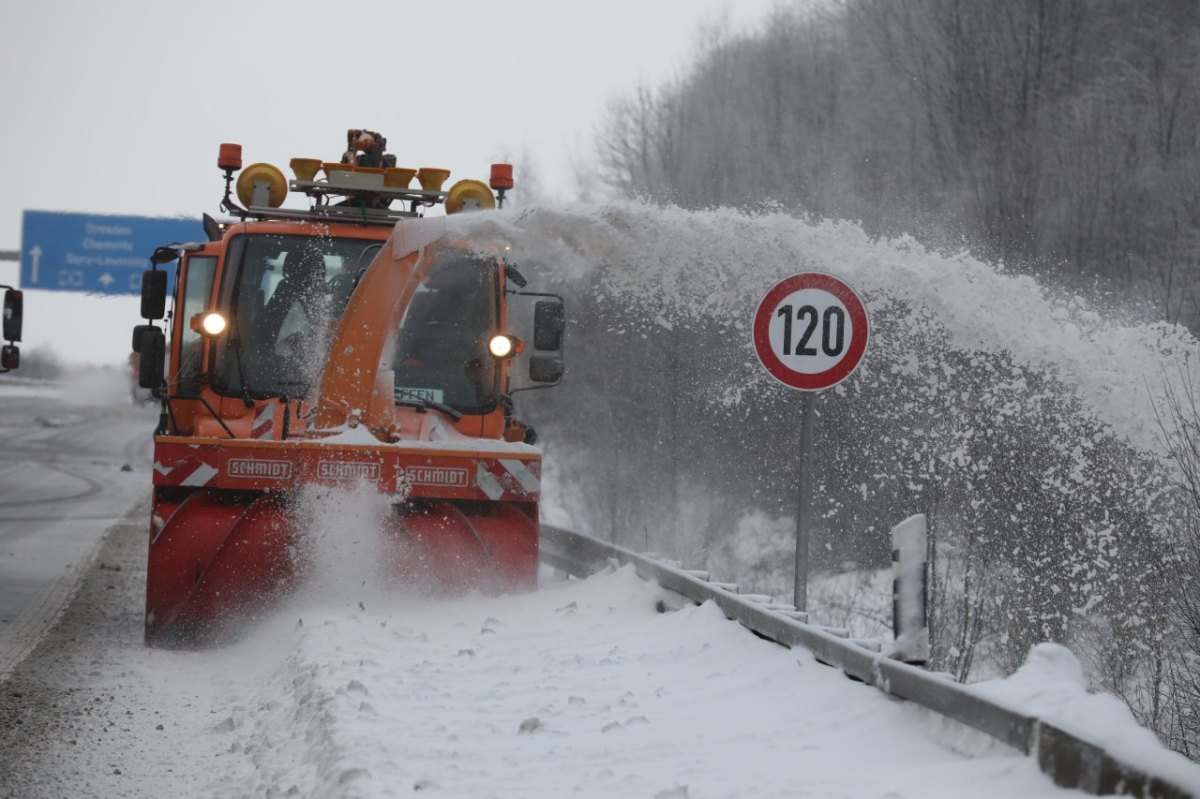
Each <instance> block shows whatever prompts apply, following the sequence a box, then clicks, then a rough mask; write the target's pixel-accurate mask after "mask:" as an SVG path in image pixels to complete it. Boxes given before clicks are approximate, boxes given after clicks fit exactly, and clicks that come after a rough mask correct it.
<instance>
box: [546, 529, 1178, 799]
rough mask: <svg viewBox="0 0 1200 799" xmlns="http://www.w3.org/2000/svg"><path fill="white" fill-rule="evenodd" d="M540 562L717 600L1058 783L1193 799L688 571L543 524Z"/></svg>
mask: <svg viewBox="0 0 1200 799" xmlns="http://www.w3.org/2000/svg"><path fill="white" fill-rule="evenodd" d="M540 557H541V560H542V561H543V562H544V563H546V564H547V565H549V566H552V567H553V568H556V569H559V570H561V571H564V572H566V573H568V574H571V575H574V576H576V577H586V576H588V575H590V574H593V573H595V572H596V571H599V570H600V569H603V568H604V567H605V566H607V565H608V563H609V562H610V561H616V562H617V563H619V564H622V565H624V564H631V565H632V566H633V567H634V568H635V569H636V570H637V573H638V575H639V576H641V577H642V578H643V579H646V580H653V581H654V582H656V583H658V584H659V585H661V586H662V587H663V588H666V589H668V590H670V591H674V592H675V593H677V594H680V595H681V596H684V597H686V598H687V599H689V600H691V601H692V602H695V603H697V604H700V603H704V602H715V603H716V604H717V606H718V607H720V608H721V610H722V611H723V612H724V613H725V615H726V616H727V617H728V618H730V619H733V620H734V621H737V622H739V623H740V624H742V625H743V626H744V627H747V628H749V629H750V630H753V631H754V632H755V633H758V634H759V635H761V636H763V637H764V638H768V639H770V640H772V641H775V642H777V643H780V644H783V645H784V646H788V647H797V646H799V647H803V648H805V649H807V650H809V651H810V652H812V653H813V655H814V656H815V657H816V659H817V660H819V661H821V662H822V663H825V664H828V665H830V666H835V667H837V668H840V669H841V670H842V671H843V672H845V673H846V674H847V675H848V676H850V677H852V678H854V679H856V680H860V681H861V682H864V683H866V684H868V685H873V686H875V687H876V688H878V689H880V690H881V691H884V692H885V693H887V694H890V695H891V696H895V697H898V698H900V699H907V700H909V701H911V702H915V703H916V704H918V705H921V706H922V707H925V708H928V709H929V710H932V711H934V712H936V713H939V714H941V715H943V716H945V717H947V718H950V719H953V720H955V721H958V722H960V723H962V724H966V725H968V726H970V727H973V728H975V729H977V730H979V731H981V732H983V733H986V734H987V735H990V736H992V737H993V738H996V739H998V740H1000V741H1003V742H1004V743H1006V744H1008V745H1009V746H1011V747H1013V748H1014V749H1017V750H1018V751H1021V752H1023V753H1025V754H1027V755H1032V756H1033V757H1035V758H1036V759H1037V763H1038V766H1039V767H1040V768H1041V770H1042V771H1043V772H1045V773H1046V774H1048V775H1049V776H1050V777H1051V779H1053V780H1054V782H1055V784H1056V785H1059V786H1062V787H1064V788H1075V789H1079V790H1082V791H1086V792H1088V793H1092V794H1099V795H1107V794H1126V795H1129V796H1137V797H1143V799H1187V798H1188V797H1191V796H1192V793H1191V792H1190V791H1188V790H1186V789H1185V788H1183V787H1181V786H1179V785H1176V784H1174V783H1172V782H1171V781H1170V780H1168V779H1165V778H1162V777H1158V776H1155V775H1152V774H1148V773H1146V772H1145V771H1144V770H1142V769H1139V768H1137V767H1135V766H1133V765H1131V764H1129V763H1126V762H1123V761H1122V760H1120V759H1119V758H1117V757H1115V756H1114V755H1112V754H1111V753H1110V752H1108V751H1107V750H1105V749H1104V747H1102V746H1100V745H1098V744H1095V743H1093V742H1091V741H1087V740H1085V739H1083V738H1080V737H1078V736H1076V735H1075V734H1073V733H1070V732H1067V731H1066V730H1063V729H1061V728H1059V727H1056V726H1054V725H1053V724H1050V723H1049V722H1047V721H1044V720H1042V719H1039V718H1037V717H1036V716H1031V715H1029V714H1027V713H1024V712H1022V711H1018V710H1014V709H1012V708H1008V707H1005V706H1004V705H1002V704H1000V703H998V702H996V701H994V700H992V699H987V698H984V697H982V696H980V695H978V694H977V693H975V692H973V691H972V690H971V689H970V687H968V686H965V685H962V684H960V683H956V682H952V681H951V680H949V679H947V678H945V677H940V676H937V675H935V674H931V673H929V672H927V671H923V670H922V669H919V668H917V667H915V666H910V665H908V664H906V663H901V662H899V661H896V660H892V659H890V658H887V657H884V656H882V655H879V654H876V653H873V652H871V651H868V650H867V649H865V648H863V647H860V646H858V645H856V644H854V643H851V642H849V641H846V640H843V639H842V638H840V637H838V636H836V635H832V634H830V633H827V632H825V631H823V630H822V629H820V628H818V627H815V626H812V625H810V624H805V623H803V622H800V621H797V620H795V619H792V618H789V617H787V616H785V615H782V614H781V613H779V612H777V611H775V610H770V609H768V608H766V607H764V606H763V605H762V604H760V603H758V602H755V601H750V600H748V599H746V598H745V597H743V596H740V595H738V594H736V593H732V592H730V591H729V590H728V589H727V588H724V587H720V586H719V585H717V584H713V583H710V582H707V581H706V580H704V579H702V578H701V577H698V576H695V575H693V574H691V573H689V572H687V571H684V570H682V569H677V568H674V567H672V566H669V565H666V564H664V563H661V562H659V561H657V560H654V559H652V558H649V557H646V556H644V555H639V554H637V553H636V552H631V551H629V550H627V549H622V548H621V547H618V546H615V545H613V544H610V543H608V542H605V541H601V540H599V539H596V538H592V537H591V536H587V535H583V534H581V533H575V532H572V531H570V530H564V529H562V528H559V527H554V526H551V525H545V524H544V525H542V526H541V551H540Z"/></svg>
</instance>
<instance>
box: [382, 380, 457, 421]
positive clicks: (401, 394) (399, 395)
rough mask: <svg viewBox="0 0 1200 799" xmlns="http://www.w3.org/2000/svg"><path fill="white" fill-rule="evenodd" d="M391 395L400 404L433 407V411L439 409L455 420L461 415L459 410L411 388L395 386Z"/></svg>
mask: <svg viewBox="0 0 1200 799" xmlns="http://www.w3.org/2000/svg"><path fill="white" fill-rule="evenodd" d="M393 396H394V397H395V399H396V402H397V403H398V404H400V405H408V406H410V407H413V408H420V409H421V410H426V409H428V408H433V409H434V410H435V411H441V412H442V413H444V414H446V415H447V416H449V417H450V418H451V419H453V420H454V421H456V422H457V421H458V420H459V419H461V418H462V417H463V415H462V412H461V411H458V410H456V409H455V408H452V407H450V406H449V405H447V404H446V403H444V402H438V401H436V400H431V399H429V398H428V397H424V396H422V395H421V394H418V393H417V392H416V391H413V390H411V389H407V388H397V389H395V390H394V392H393Z"/></svg>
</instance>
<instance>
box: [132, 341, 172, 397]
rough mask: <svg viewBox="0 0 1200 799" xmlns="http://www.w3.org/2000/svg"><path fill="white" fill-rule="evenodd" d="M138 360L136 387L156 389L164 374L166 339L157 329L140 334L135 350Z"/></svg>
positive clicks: (160, 383)
mask: <svg viewBox="0 0 1200 799" xmlns="http://www.w3.org/2000/svg"><path fill="white" fill-rule="evenodd" d="M135 349H136V352H137V353H138V355H139V356H140V358H139V360H138V385H139V386H141V387H142V388H151V389H153V388H158V387H159V386H161V385H162V382H163V377H164V374H165V368H166V367H165V360H166V355H167V337H166V336H164V335H163V332H162V331H161V330H159V329H158V328H157V327H150V328H149V329H148V330H145V331H143V332H142V338H141V342H140V343H139V346H138V347H136V348H135Z"/></svg>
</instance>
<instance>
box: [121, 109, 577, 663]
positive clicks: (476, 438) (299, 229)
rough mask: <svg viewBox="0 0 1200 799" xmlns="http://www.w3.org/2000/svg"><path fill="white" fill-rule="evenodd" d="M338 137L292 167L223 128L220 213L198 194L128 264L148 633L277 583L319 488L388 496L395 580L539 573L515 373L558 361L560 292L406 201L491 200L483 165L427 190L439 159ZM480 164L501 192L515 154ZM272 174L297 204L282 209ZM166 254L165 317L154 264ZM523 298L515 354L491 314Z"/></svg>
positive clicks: (237, 609) (446, 585) (189, 621)
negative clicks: (155, 409) (142, 428)
mask: <svg viewBox="0 0 1200 799" xmlns="http://www.w3.org/2000/svg"><path fill="white" fill-rule="evenodd" d="M347 142H348V146H349V149H348V150H347V152H346V153H345V154H344V155H343V156H342V159H341V160H340V161H339V162H336V163H328V162H322V161H320V160H318V159H310V158H296V159H292V162H291V166H292V169H293V171H294V172H295V175H296V179H295V180H291V181H287V180H285V178H284V177H283V174H282V172H280V171H279V170H278V169H276V168H275V167H273V166H271V165H269V164H254V165H251V166H249V167H246V169H244V170H242V169H241V148H240V147H238V146H237V145H222V146H221V150H220V157H219V159H218V166H219V167H220V168H221V169H222V170H223V171H224V172H225V179H226V191H225V198H224V200H223V202H222V208H223V209H224V210H225V211H226V212H228V213H230V214H233V215H235V216H236V217H238V221H237V222H236V223H229V222H224V223H223V222H218V221H216V220H214V219H212V218H211V217H208V216H207V215H206V216H205V230H206V231H207V234H208V237H209V241H207V242H198V243H187V244H174V245H170V246H168V247H163V248H160V249H159V250H157V251H156V252H155V253H154V255H153V256H152V258H151V261H152V266H151V269H149V270H147V272H146V273H145V278H144V280H143V284H142V316H144V317H145V318H146V323H145V324H142V325H138V326H137V327H136V328H135V329H134V342H133V344H134V349H135V351H136V352H138V353H139V354H140V360H139V364H140V370H139V379H140V381H141V384H142V385H143V386H144V387H146V388H151V389H153V390H154V391H155V395H156V396H157V397H158V398H159V399H160V400H161V402H162V409H163V410H162V414H161V416H160V422H159V428H158V430H157V431H156V434H155V447H154V478H153V479H154V499H153V509H152V514H151V523H150V544H149V560H148V573H147V580H146V640H147V642H149V643H154V644H182V645H197V644H204V643H207V642H211V641H215V640H219V639H221V638H223V637H224V636H226V635H228V634H230V633H231V632H234V631H236V629H237V628H238V626H239V625H240V624H241V623H243V622H244V621H246V620H248V619H252V618H254V617H255V616H256V615H257V614H259V613H260V612H261V611H262V610H264V609H266V608H268V607H270V606H271V605H272V604H273V603H275V602H276V601H277V600H278V599H279V598H280V597H282V596H285V595H286V594H288V593H289V592H290V591H292V590H293V589H294V588H295V587H296V585H297V584H298V582H299V581H300V580H302V579H303V576H304V571H305V569H306V567H307V566H306V562H305V552H304V547H303V546H301V545H300V544H301V542H299V541H298V535H299V531H300V530H301V529H302V528H303V526H304V525H305V524H306V518H305V513H304V508H303V507H302V505H303V503H302V502H301V494H302V492H304V491H305V490H306V489H309V488H310V487H314V486H328V487H331V488H344V489H350V488H354V489H355V490H362V488H363V487H366V488H367V489H369V490H373V491H376V492H379V493H380V494H382V495H385V496H386V497H388V498H389V500H390V507H391V508H392V510H391V513H390V514H389V515H388V516H387V517H386V518H385V519H384V520H383V522H382V527H383V528H384V529H382V530H379V531H378V534H379V536H380V540H382V541H383V542H384V548H383V549H384V552H385V553H386V555H385V556H384V560H386V561H387V562H386V564H383V565H384V566H386V570H387V571H388V573H389V574H390V575H392V579H393V580H394V581H395V582H396V583H397V584H398V585H400V586H404V587H412V588H414V589H416V590H421V591H456V590H467V589H479V590H485V591H502V590H509V589H520V588H527V587H532V586H534V585H535V583H536V570H537V548H538V533H537V530H538V496H539V487H540V478H541V466H542V463H541V452H540V451H539V450H538V449H536V448H535V447H534V446H532V444H533V441H534V433H533V430H532V429H531V428H529V427H528V426H527V425H525V424H523V423H522V422H520V421H518V420H517V419H516V418H515V417H514V416H513V403H512V393H513V392H514V391H519V390H522V389H525V388H541V387H548V386H551V385H556V384H557V383H558V381H559V379H560V378H561V375H562V360H561V356H560V353H561V344H562V332H563V314H562V300H561V298H558V297H555V296H553V295H547V294H538V293H534V292H524V291H518V290H517V289H519V288H520V287H521V286H522V285H524V282H525V281H524V278H523V277H522V276H521V275H520V273H519V272H518V271H517V270H516V268H515V267H514V266H513V265H512V264H507V263H505V262H504V259H503V258H502V257H501V256H500V255H499V254H496V253H489V252H486V251H483V250H481V249H477V248H473V247H472V245H471V244H470V242H466V241H462V240H453V239H451V238H450V237H448V236H447V235H446V220H445V217H423V216H422V212H423V211H424V209H427V208H431V207H434V206H436V205H443V206H444V207H445V209H446V212H447V213H458V212H463V211H468V210H472V209H486V208H492V207H495V206H496V205H497V202H496V198H495V196H494V195H493V194H492V188H490V187H489V185H488V184H484V183H482V182H480V181H474V180H465V181H459V182H458V183H455V184H454V185H453V186H452V187H451V188H450V190H449V191H448V192H444V191H442V185H443V183H444V182H445V180H446V178H447V176H448V174H449V173H448V172H447V171H446V170H441V169H430V168H424V169H421V170H414V169H405V168H399V167H396V166H395V158H394V157H393V156H391V155H388V154H385V153H384V146H385V143H386V140H385V139H384V138H383V137H382V136H380V135H379V134H378V133H374V132H372V131H364V130H351V131H349V133H348V134H347ZM239 170H241V175H240V176H239V177H238V178H237V181H236V193H237V195H238V199H239V201H240V203H241V204H240V205H239V204H237V203H235V202H234V200H233V198H232V196H231V193H232V192H233V191H235V189H234V186H233V184H234V177H233V175H234V173H235V172H237V171H239ZM321 170H323V171H324V178H323V179H322V178H318V171H321ZM492 176H493V181H492V183H493V184H497V185H495V189H496V190H497V191H498V192H499V193H500V194H501V198H502V197H503V192H504V191H507V190H509V189H511V187H512V177H511V167H508V166H507V165H499V166H498V167H494V168H493V171H492ZM414 177H416V178H417V179H418V181H419V182H420V188H410V185H409V184H410V183H411V181H412V180H413V178H414ZM289 193H296V194H302V195H305V196H307V198H308V199H309V207H308V208H307V209H287V208H283V207H282V206H283V203H284V201H285V199H286V197H287V196H288V194H289ZM393 205H395V206H397V207H395V208H393ZM171 263H174V264H175V269H176V282H175V285H176V289H175V296H174V298H173V299H174V312H173V314H172V315H171V316H169V317H168V316H167V315H166V313H165V305H166V302H165V300H166V280H165V276H166V273H165V272H164V271H163V270H162V269H160V268H159V267H162V266H165V265H166V264H171ZM510 283H512V284H513V285H512V286H510V285H509V284H510ZM514 287H515V288H514ZM522 305H525V306H527V307H528V308H531V309H532V311H533V314H532V318H533V322H532V333H533V340H534V344H533V347H532V348H531V351H530V352H526V347H525V345H524V343H523V341H522V340H521V339H520V338H519V337H517V336H515V335H512V334H511V333H510V332H509V331H510V329H513V328H515V327H517V326H518V325H519V322H520V320H519V319H517V318H516V316H515V315H514V317H513V318H512V319H510V310H512V311H514V314H515V312H516V311H517V310H519V308H520V307H521V306H522ZM164 318H165V319H166V321H165V323H162V326H161V327H160V324H159V322H160V320H163V319H164ZM510 323H511V324H512V325H513V328H510ZM164 328H165V329H164ZM168 334H169V342H168ZM522 362H524V363H523V364H522ZM519 364H521V365H524V366H525V367H526V370H517V369H516V368H515V367H516V366H517V365H519ZM351 525H352V522H347V527H348V528H349V527H350V526H351ZM326 532H327V534H328V535H339V534H342V535H345V536H347V537H349V536H353V535H355V533H356V531H354V530H351V529H346V530H332V531H326ZM377 565H379V564H374V563H364V564H363V569H364V572H365V571H367V570H368V569H372V568H375V567H376V566H377Z"/></svg>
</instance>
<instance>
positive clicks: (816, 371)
mask: <svg viewBox="0 0 1200 799" xmlns="http://www.w3.org/2000/svg"><path fill="white" fill-rule="evenodd" d="M753 334H754V352H755V354H756V355H758V360H759V362H760V363H761V364H762V365H763V368H764V369H766V370H767V373H768V374H770V375H771V377H773V378H775V379H776V380H777V381H779V382H780V383H782V384H783V385H785V386H787V387H788V388H792V389H796V390H798V391H802V392H804V393H803V394H802V395H801V401H800V409H801V414H800V453H799V459H800V463H799V479H798V483H799V485H798V486H797V506H796V559H795V573H794V582H793V585H792V589H793V603H794V604H795V606H796V610H801V611H806V610H808V572H809V568H810V564H809V539H810V538H811V535H812V532H811V531H812V483H813V475H812V472H813V471H814V469H813V460H812V449H813V436H814V429H815V424H816V420H815V416H816V409H815V407H814V406H815V401H816V396H815V395H816V394H817V393H818V392H821V391H824V390H825V389H827V388H832V387H833V386H836V385H837V384H838V383H840V382H842V381H843V380H845V379H846V378H847V377H849V376H850V373H851V372H853V371H854V370H855V369H856V368H857V367H858V364H859V363H860V362H861V361H862V358H863V355H865V354H866V351H867V342H868V340H869V338H870V325H869V322H868V320H867V309H866V306H864V305H863V302H862V300H861V299H859V297H858V295H857V294H855V293H854V290H853V289H852V288H850V287H849V286H848V285H846V284H845V283H844V282H842V281H841V280H839V279H838V278H836V277H834V276H833V275H827V274H825V273H823V272H803V273H801V274H797V275H792V276H790V277H787V278H784V279H783V280H781V281H779V282H778V283H776V284H775V285H774V286H772V287H771V289H770V290H769V291H768V292H767V293H766V294H765V295H764V296H763V298H762V300H761V301H760V302H759V304H758V309H757V310H756V311H755V313H754V325H753Z"/></svg>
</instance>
